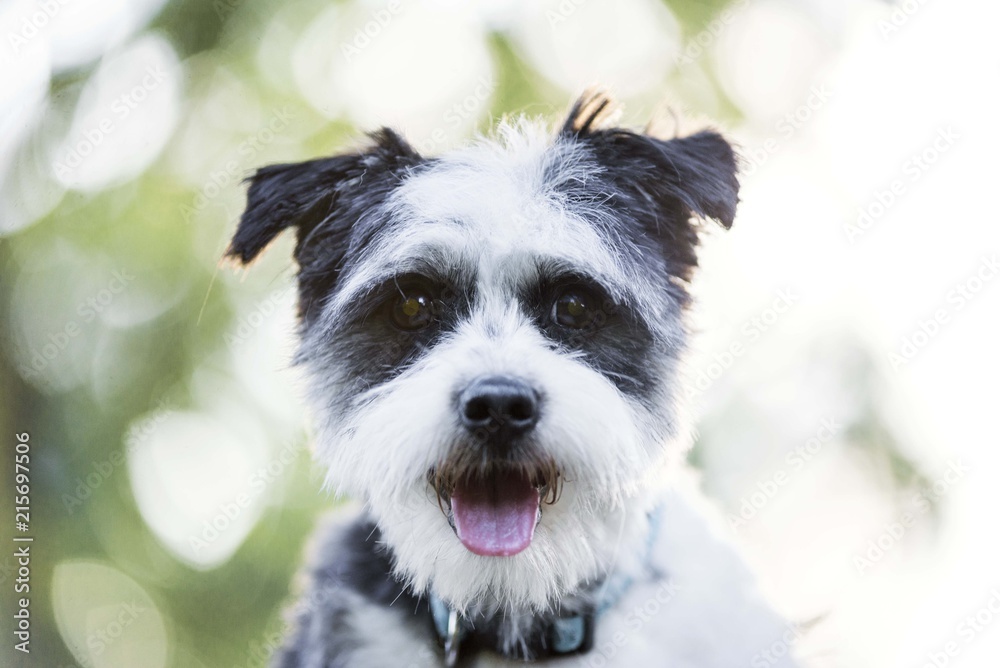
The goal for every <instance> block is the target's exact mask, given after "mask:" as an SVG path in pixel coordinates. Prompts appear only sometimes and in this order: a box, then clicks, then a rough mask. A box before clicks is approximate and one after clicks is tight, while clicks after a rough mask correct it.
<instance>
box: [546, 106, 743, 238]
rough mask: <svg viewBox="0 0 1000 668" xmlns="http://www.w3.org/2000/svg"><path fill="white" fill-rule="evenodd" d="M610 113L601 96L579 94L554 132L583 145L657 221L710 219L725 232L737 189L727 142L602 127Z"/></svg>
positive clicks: (702, 135) (708, 134)
mask: <svg viewBox="0 0 1000 668" xmlns="http://www.w3.org/2000/svg"><path fill="white" fill-rule="evenodd" d="M616 112H617V106H616V105H615V103H614V102H613V100H612V99H611V98H610V97H609V96H608V95H607V94H606V93H604V92H602V91H591V92H588V93H585V94H584V95H583V96H582V97H581V98H580V99H579V100H578V101H577V102H576V104H575V105H574V106H573V109H572V110H571V111H570V114H569V117H568V118H567V119H566V122H565V123H564V124H563V127H562V130H561V133H560V134H561V135H562V136H564V137H567V138H575V139H577V140H579V141H582V142H584V143H585V144H587V145H589V147H590V148H591V151H592V152H593V154H594V157H595V158H596V159H597V161H598V163H599V164H600V165H601V166H602V167H603V168H604V169H605V171H606V174H607V175H608V176H609V177H610V178H611V179H612V181H613V182H614V183H615V184H616V185H617V186H619V187H620V188H621V189H622V190H623V191H625V192H628V193H632V194H633V195H634V196H635V198H636V201H637V203H639V202H644V203H645V204H646V205H653V206H654V207H655V208H657V209H658V213H659V214H660V215H658V216H657V218H658V219H661V222H662V219H663V218H664V217H668V216H670V215H673V216H676V215H677V214H681V215H684V214H686V216H687V217H690V216H696V217H700V218H711V219H713V220H715V221H717V222H718V223H720V224H721V225H722V226H723V227H725V228H727V229H728V228H729V227H730V226H731V225H732V224H733V218H734V217H735V216H736V204H737V202H738V201H739V187H740V186H739V182H738V181H737V178H736V174H737V172H738V169H739V167H738V162H737V158H736V153H735V152H734V151H733V148H732V146H731V145H730V144H729V142H727V141H726V140H725V139H724V138H723V137H722V135H720V134H719V133H717V132H714V131H711V130H704V131H702V132H698V133H697V134H693V135H690V136H687V137H677V138H673V139H661V138H658V137H654V136H651V135H649V134H640V133H637V132H632V131H630V130H626V129H622V128H615V127H607V125H608V124H609V122H613V119H614V117H615V116H616ZM678 205H679V206H680V209H678ZM684 222H686V220H685V221H684Z"/></svg>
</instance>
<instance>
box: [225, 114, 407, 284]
mask: <svg viewBox="0 0 1000 668" xmlns="http://www.w3.org/2000/svg"><path fill="white" fill-rule="evenodd" d="M371 138H372V140H373V145H372V146H371V147H369V148H367V149H365V150H362V151H359V152H356V153H350V154H345V155H338V156H334V157H331V158H322V159H319V160H310V161H308V162H300V163H294V164H281V165H270V166H268V167H263V168H261V169H258V170H257V171H256V172H255V173H254V175H253V176H251V177H250V178H248V179H247V180H248V181H249V182H250V188H249V190H248V191H247V206H246V210H245V211H244V212H243V215H242V216H241V217H240V222H239V225H238V226H237V228H236V234H235V235H234V236H233V240H232V242H231V243H230V245H229V248H228V250H227V251H226V256H227V257H231V258H234V259H236V260H238V261H240V262H241V263H242V264H247V263H249V262H251V261H252V260H253V259H254V258H256V257H257V255H259V254H260V252H261V251H262V250H263V249H264V247H265V246H267V245H268V244H269V243H271V241H273V240H274V238H275V237H276V236H278V234H279V233H280V232H282V231H283V230H285V229H286V228H288V227H295V228H297V230H298V241H299V243H298V245H297V247H296V257H297V258H298V259H300V260H301V257H300V255H301V252H302V242H303V240H304V239H306V238H308V236H309V235H310V234H311V233H312V232H313V230H314V229H315V228H316V227H317V226H318V225H320V223H324V224H325V225H331V227H332V229H331V230H330V232H331V233H333V232H335V231H337V230H338V229H339V230H340V232H343V229H342V228H343V225H344V224H347V225H349V224H350V221H338V220H336V218H337V214H338V213H342V212H343V211H344V209H345V208H346V205H348V204H349V200H351V198H352V197H353V196H354V195H356V194H359V193H360V192H363V190H362V182H364V181H370V182H375V181H377V178H376V177H377V176H378V175H380V174H381V175H384V174H387V173H392V172H395V171H397V170H401V169H404V168H406V167H408V166H411V165H413V164H416V163H417V162H419V161H420V160H421V158H420V156H419V155H418V154H417V153H416V152H415V151H414V150H413V149H412V148H411V147H410V145H409V144H407V143H406V141H405V140H404V139H402V138H401V137H400V136H399V135H397V134H396V133H395V132H393V131H392V130H389V129H388V128H383V129H382V130H379V131H378V132H375V133H372V134H371ZM338 223H339V224H338Z"/></svg>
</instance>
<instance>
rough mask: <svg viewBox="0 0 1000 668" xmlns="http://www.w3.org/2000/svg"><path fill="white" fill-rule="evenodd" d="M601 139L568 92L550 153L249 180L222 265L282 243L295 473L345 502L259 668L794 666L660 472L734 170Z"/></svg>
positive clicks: (682, 496) (705, 526)
mask: <svg viewBox="0 0 1000 668" xmlns="http://www.w3.org/2000/svg"><path fill="white" fill-rule="evenodd" d="M613 112H614V104H613V103H612V101H611V100H610V99H609V98H608V97H607V96H606V95H605V94H603V93H600V92H590V93H587V94H585V95H584V96H583V97H581V99H580V100H579V101H578V102H577V103H576V104H575V106H574V107H573V108H572V110H571V112H570V114H569V117H568V118H567V120H566V121H565V123H564V124H563V125H562V127H561V129H559V130H558V132H556V133H555V134H554V136H553V135H552V133H551V132H549V131H547V130H546V129H545V128H544V127H542V125H541V124H539V123H533V122H529V121H524V120H521V121H517V122H510V123H503V124H501V126H500V128H499V129H498V131H497V133H496V138H495V139H483V140H480V141H478V142H476V143H474V144H472V145H471V146H469V147H467V148H465V149H462V150H458V151H455V152H452V153H448V154H446V155H444V156H441V157H433V158H428V157H423V156H421V155H418V154H417V153H416V152H415V151H414V150H413V148H411V147H410V146H409V145H408V144H407V143H406V142H405V141H404V140H403V139H402V138H400V136H399V135H397V134H395V133H394V132H392V131H391V130H388V129H383V130H381V131H379V132H376V133H374V134H373V135H372V140H373V142H372V143H371V145H370V146H369V147H368V148H365V149H363V150H360V151H358V152H355V153H349V154H345V155H338V156H335V157H331V158H324V159H319V160H312V161H309V162H304V163H300V164H286V165H274V166H270V167H265V168H263V169H260V170H259V171H257V172H256V174H255V175H254V176H253V177H252V179H251V185H250V189H249V194H248V202H247V208H246V211H245V213H244V214H243V217H242V219H241V221H240V224H239V228H238V229H237V231H236V234H235V237H234V238H233V241H232V245H231V247H230V249H229V251H228V253H229V255H230V256H232V257H234V258H236V259H238V260H239V261H241V262H243V263H248V262H250V261H251V260H253V259H254V258H255V257H256V256H257V255H258V254H259V253H260V252H261V250H262V249H263V248H264V247H265V246H266V245H267V244H268V243H269V242H270V241H271V240H272V239H274V237H275V236H276V235H277V234H278V233H280V232H281V231H282V230H284V229H285V228H288V227H294V228H296V231H297V245H296V247H295V259H296V260H297V262H298V266H299V274H298V284H299V315H300V320H301V347H300V350H299V353H298V358H297V361H298V362H299V363H300V364H302V365H304V367H305V368H306V369H307V370H308V375H309V377H310V394H311V401H312V404H313V408H314V410H315V414H316V419H317V432H318V433H317V449H318V453H319V456H320V458H321V459H322V462H323V464H324V466H325V467H326V470H328V482H329V484H330V485H331V487H332V488H333V489H335V490H337V491H338V492H341V493H344V494H348V495H351V496H353V497H354V498H356V499H358V500H360V501H361V502H363V508H362V509H358V510H354V511H351V512H350V513H348V515H349V516H348V517H344V518H341V519H339V520H338V521H335V522H334V523H333V526H331V527H330V528H328V529H327V530H325V531H324V532H322V535H321V537H320V539H319V543H318V547H317V554H316V555H315V563H314V565H313V567H312V568H311V570H310V572H309V577H308V581H307V583H306V585H305V589H304V592H303V593H302V598H301V600H300V602H299V604H298V605H297V607H296V610H295V612H294V614H293V617H294V625H295V629H294V631H293V632H292V634H291V636H290V637H289V639H288V641H287V644H286V647H285V648H284V649H283V650H282V651H281V652H280V654H279V656H278V657H277V658H276V662H275V665H277V666H286V667H292V666H296V667H308V668H332V667H338V668H340V667H345V668H346V667H351V668H354V667H361V668H381V667H390V666H414V667H417V666H420V667H423V666H453V665H461V666H499V665H508V664H511V663H521V662H523V661H524V660H531V661H536V662H538V663H541V664H544V665H560V666H562V665H565V666H576V665H579V666H595V667H598V666H630V667H645V666H663V667H665V668H695V667H697V668H736V667H737V666H751V667H784V668H787V667H789V666H793V665H795V664H794V662H793V661H792V659H791V658H790V657H789V651H788V650H789V644H790V642H791V640H793V639H794V636H795V635H796V634H797V630H796V629H795V628H794V627H792V626H788V625H786V624H785V623H784V622H783V621H782V620H780V619H779V618H778V617H777V616H776V615H775V614H774V613H772V612H771V611H770V610H769V608H768V607H767V606H766V605H765V604H764V603H763V601H762V600H760V599H759V598H758V596H757V594H755V592H754V588H753V582H752V579H751V577H750V575H749V574H748V572H747V570H746V568H745V567H744V566H743V565H742V562H741V561H740V560H739V558H738V557H737V556H736V553H735V552H734V551H733V550H732V549H731V548H730V547H728V546H727V545H726V544H725V542H724V541H723V540H721V539H720V538H719V537H718V534H717V533H715V532H714V530H713V529H712V528H711V527H710V521H709V520H708V519H706V515H705V514H704V513H702V511H701V510H699V509H698V503H697V498H696V494H693V493H689V492H687V491H685V490H686V489H687V488H688V486H687V485H686V484H685V483H684V482H683V481H684V476H679V475H678V474H677V471H678V470H679V469H680V466H679V465H677V464H671V463H670V462H677V461H679V459H680V458H678V457H677V455H678V454H679V453H682V452H683V450H684V446H685V443H686V441H687V435H686V432H685V427H684V420H683V418H682V412H683V407H682V406H681V405H680V401H679V397H680V396H681V395H682V391H681V389H680V388H681V387H682V386H683V385H682V380H683V379H682V374H681V372H680V363H681V357H682V354H683V351H684V348H685V339H686V334H685V311H686V307H687V305H688V303H689V296H688V291H687V286H688V283H689V281H690V279H691V278H692V273H693V271H694V269H695V267H696V264H697V258H696V250H697V246H698V237H699V224H700V220H701V219H714V220H715V221H717V222H719V223H721V224H722V225H723V226H724V227H727V228H728V227H729V226H730V225H731V224H732V222H733V216H734V214H735V209H736V203H737V200H738V196H737V194H738V187H739V186H738V183H737V179H736V172H737V159H736V157H735V155H734V152H733V149H732V148H731V147H730V145H729V144H728V143H727V142H726V140H725V139H723V138H722V137H721V136H720V135H719V134H716V133H715V132H712V131H702V132H699V133H697V134H693V135H690V136H685V137H678V138H671V139H661V138H657V137H654V136H651V135H650V134H646V133H638V132H633V131H630V130H626V129H622V128H618V127H613V125H614V117H615V116H616V114H614V113H613ZM341 514H342V515H343V514H344V513H343V512H342V513H341Z"/></svg>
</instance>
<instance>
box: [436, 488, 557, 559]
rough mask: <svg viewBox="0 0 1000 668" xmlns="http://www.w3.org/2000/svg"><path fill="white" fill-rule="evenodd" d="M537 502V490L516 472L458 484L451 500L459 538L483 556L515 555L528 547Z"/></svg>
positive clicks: (463, 543)
mask: <svg viewBox="0 0 1000 668" xmlns="http://www.w3.org/2000/svg"><path fill="white" fill-rule="evenodd" d="M538 501H539V498H538V490H537V489H535V488H534V486H533V485H532V484H531V481H530V480H528V478H527V477H526V476H524V475H521V474H518V473H499V474H497V475H495V476H492V477H491V478H490V479H488V480H473V481H466V482H462V483H459V485H458V486H457V487H456V488H455V492H454V494H452V497H451V510H452V513H453V515H454V517H455V530H456V532H457V533H458V539H459V540H460V541H462V545H464V546H465V547H466V548H467V549H468V550H469V551H470V552H473V553H475V554H478V555H482V556H484V557H509V556H511V555H514V554H517V553H518V552H520V551H522V550H524V549H526V548H527V547H528V546H529V545H531V538H532V536H533V535H534V533H535V520H536V519H537V517H538Z"/></svg>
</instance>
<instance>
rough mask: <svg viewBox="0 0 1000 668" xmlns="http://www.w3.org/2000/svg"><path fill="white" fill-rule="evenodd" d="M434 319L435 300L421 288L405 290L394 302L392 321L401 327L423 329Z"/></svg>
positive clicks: (411, 329) (412, 329) (409, 329)
mask: <svg viewBox="0 0 1000 668" xmlns="http://www.w3.org/2000/svg"><path fill="white" fill-rule="evenodd" d="M433 321H434V301H433V300H432V299H431V296H430V295H429V294H427V293H426V292H424V291H423V290H420V289H419V288H413V289H410V290H407V291H405V292H404V293H403V294H401V295H399V296H398V297H397V298H396V300H395V301H394V302H393V304H392V322H393V324H395V325H396V327H399V328H400V329H405V330H407V331H414V330H417V329H423V328H424V327H427V326H428V325H429V324H431V322H433Z"/></svg>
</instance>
